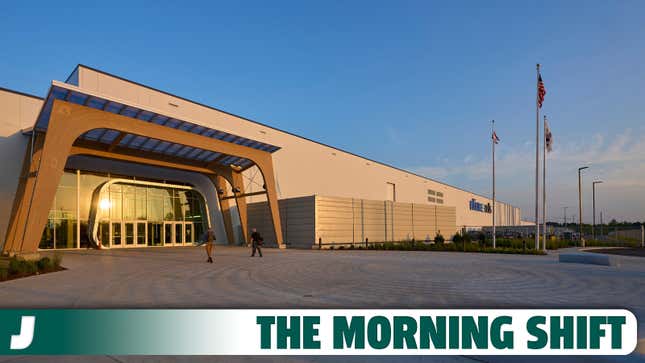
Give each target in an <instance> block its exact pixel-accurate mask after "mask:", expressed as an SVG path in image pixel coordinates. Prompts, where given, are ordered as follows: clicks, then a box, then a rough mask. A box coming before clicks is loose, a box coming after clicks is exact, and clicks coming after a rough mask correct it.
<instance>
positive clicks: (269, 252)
mask: <svg viewBox="0 0 645 363" xmlns="http://www.w3.org/2000/svg"><path fill="white" fill-rule="evenodd" d="M62 255H63V266H65V267H66V268H67V270H65V271H61V272H56V273H51V274H46V275H41V276H34V277H29V278H24V279H18V280H13V281H7V282H3V283H0V306H1V307H3V308H41V307H49V308H55V307H57V308H126V307H127V308H136V307H156V308H505V307H508V308H511V307H527V308H533V307H534V308H538V307H539V308H547V307H572V308H573V307H576V308H580V307H584V308H601V307H602V308H627V309H629V310H631V311H632V312H633V313H634V314H635V315H636V316H637V318H638V320H639V334H638V335H639V338H640V339H643V338H645V324H644V322H645V259H643V258H639V257H631V256H613V257H612V258H614V259H616V261H617V262H618V265H617V266H597V265H584V264H564V263H559V262H558V259H557V252H556V253H551V254H549V255H547V256H522V255H502V254H475V253H454V252H413V251H351V250H345V251H329V250H328V251H317V250H311V251H309V250H277V249H266V250H265V251H264V257H263V258H258V257H255V258H250V257H249V250H248V249H244V248H240V247H222V246H218V247H217V248H216V250H215V257H214V259H215V263H214V264H207V263H206V262H205V261H206V258H205V253H204V251H203V249H201V248H194V247H184V248H151V249H130V250H109V251H105V250H104V251H96V250H79V251H66V252H62ZM27 358H29V357H22V358H8V357H5V359H8V360H9V361H20V360H21V359H25V360H22V361H33V357H31V358H29V359H27ZM103 358H105V359H108V358H109V359H112V360H120V361H129V362H136V361H142V359H144V358H141V357H103ZM229 358H230V357H229ZM641 358H642V356H634V355H632V356H629V357H619V360H621V361H639V360H640V359H641ZM68 359H69V360H67V361H75V360H74V358H68ZM97 359H98V360H97V362H98V361H102V360H101V359H100V358H97ZM204 359H205V360H210V359H215V358H213V357H208V358H204ZM301 359H303V358H289V359H288V361H291V362H298V361H301ZM320 359H322V358H311V359H307V361H318V360H320ZM420 359H422V358H418V357H409V358H406V361H419V360H420ZM436 359H437V357H435V358H427V359H426V358H423V361H427V360H433V361H444V360H436ZM445 359H448V358H445ZM472 359H477V360H480V361H501V362H512V361H516V360H513V359H510V358H508V357H507V358H503V357H496V358H494V359H493V358H491V357H468V358H466V357H458V358H454V360H453V361H459V360H466V361H468V360H472ZM613 359H616V358H611V359H610V358H609V357H607V358H602V357H597V358H593V359H591V360H589V359H588V358H585V359H584V361H597V362H605V361H613ZM283 360H284V359H278V360H275V361H283ZM345 360H347V359H345ZM364 360H365V358H359V357H355V358H351V359H349V360H348V361H355V362H358V361H364ZM391 360H392V359H385V358H384V359H380V361H391ZM522 360H525V359H522ZM0 361H3V360H2V359H0ZM47 361H51V360H47ZM78 361H82V360H78ZM106 361H108V360H106ZM153 361H156V360H153ZM185 361H194V359H188V357H186V359H185ZM226 361H230V359H226ZM448 361H450V360H448ZM530 361H535V362H538V361H540V359H537V358H536V359H531V360H530Z"/></svg>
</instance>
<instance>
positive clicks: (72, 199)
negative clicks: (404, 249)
mask: <svg viewBox="0 0 645 363" xmlns="http://www.w3.org/2000/svg"><path fill="white" fill-rule="evenodd" d="M242 111H243V110H242ZM0 154H1V155H2V161H3V175H2V176H0V238H2V240H0V246H2V251H3V253H5V254H29V253H34V252H37V251H38V250H39V249H40V250H42V249H64V248H128V247H155V246H159V247H161V246H188V245H193V244H194V243H195V242H197V241H198V240H199V238H200V236H201V235H202V234H203V232H204V231H205V229H207V228H208V227H212V228H213V229H214V230H215V233H216V235H217V237H218V242H219V243H228V244H240V243H243V241H247V240H248V235H249V231H250V230H251V229H252V228H257V229H258V230H259V231H260V233H261V234H263V235H264V236H265V241H266V242H267V244H269V245H277V246H280V247H302V248H311V247H312V246H314V245H315V244H316V243H318V241H323V242H325V243H326V242H340V243H344V242H347V243H352V242H360V241H365V239H369V240H370V241H398V240H409V239H416V240H432V239H433V238H434V237H435V236H436V234H438V233H440V234H442V235H444V236H446V237H450V236H452V235H453V234H454V233H455V232H457V231H459V230H461V229H477V228H481V227H483V226H490V225H491V224H492V213H491V212H492V202H491V200H490V199H489V198H487V197H485V196H482V195H478V194H476V193H473V192H469V191H467V190H463V189H460V188H458V187H455V186H451V185H447V184H445V183H441V182H439V181H436V180H433V179H429V178H426V177H423V176H420V175H416V174H414V173H412V172H409V171H406V170H402V169H399V168H396V167H393V166H390V165H386V164H383V163H380V162H378V161H374V160H370V159H368V158H365V157H362V156H359V155H356V154H353V153H351V152H348V151H344V150H340V149H338V148H335V147H333V146H329V145H325V144H322V143H319V142H316V141H313V140H310V139H307V138H304V137H301V136H298V135H294V134H292V133H289V132H286V131H283V130H279V129H276V128H274V127H271V126H269V125H266V124H262V123H259V122H256V121H252V120H249V119H246V118H243V117H240V116H237V115H234V114H231V113H228V112H225V111H222V110H219V109H216V108H213V107H211V106H207V105H203V104H200V103H197V102H194V101H190V100H187V99H185V98H182V97H179V96H176V95H173V94H170V93H167V92H164V91H160V90H157V89H154V88H151V87H148V86H145V85H141V84H138V83H136V82H133V81H130V80H127V79H124V78H121V77H118V76H115V75H112V74H109V73H106V72H103V71H100V70H97V69H93V68H91V67H87V66H83V65H78V66H77V67H76V68H75V69H74V71H73V72H72V73H71V75H70V76H69V77H68V78H67V79H66V80H65V81H64V82H62V81H52V82H51V84H50V87H49V89H48V92H47V94H46V95H44V97H42V98H41V97H38V96H34V95H28V94H24V93H21V92H17V91H13V90H7V89H0ZM495 210H496V220H497V225H502V226H516V225H520V224H521V221H520V215H521V213H520V209H519V208H516V207H513V206H511V205H509V204H506V203H503V202H497V203H496V205H495Z"/></svg>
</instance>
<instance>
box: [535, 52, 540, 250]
mask: <svg viewBox="0 0 645 363" xmlns="http://www.w3.org/2000/svg"><path fill="white" fill-rule="evenodd" d="M536 70H537V72H536V73H537V75H536V79H535V91H536V96H535V250H539V249H540V221H539V205H538V199H539V197H538V195H539V194H540V192H539V189H540V106H539V104H538V103H539V101H538V99H539V97H540V96H539V93H540V90H539V86H538V83H539V80H540V63H538V64H537V65H536Z"/></svg>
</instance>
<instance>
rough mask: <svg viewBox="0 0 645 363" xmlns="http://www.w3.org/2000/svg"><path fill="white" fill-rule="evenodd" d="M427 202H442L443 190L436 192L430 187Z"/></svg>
mask: <svg viewBox="0 0 645 363" xmlns="http://www.w3.org/2000/svg"><path fill="white" fill-rule="evenodd" d="M428 195H429V196H428V202H430V203H437V204H443V192H437V191H435V190H432V189H428Z"/></svg>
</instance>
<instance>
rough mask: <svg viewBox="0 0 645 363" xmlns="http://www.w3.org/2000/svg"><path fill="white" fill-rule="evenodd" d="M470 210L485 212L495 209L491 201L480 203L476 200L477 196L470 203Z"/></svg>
mask: <svg viewBox="0 0 645 363" xmlns="http://www.w3.org/2000/svg"><path fill="white" fill-rule="evenodd" d="M468 204H469V207H470V210H475V211H478V212H484V213H492V212H493V209H492V208H491V206H490V203H486V204H484V203H480V202H478V201H476V200H475V198H473V199H471V200H470V202H469V203H468Z"/></svg>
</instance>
